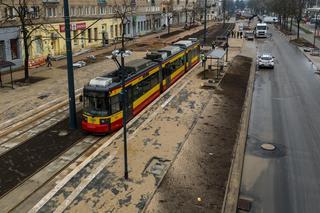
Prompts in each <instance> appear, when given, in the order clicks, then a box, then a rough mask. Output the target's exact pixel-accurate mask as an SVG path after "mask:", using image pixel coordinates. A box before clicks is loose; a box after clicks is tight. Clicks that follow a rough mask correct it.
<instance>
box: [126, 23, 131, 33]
mask: <svg viewBox="0 0 320 213" xmlns="http://www.w3.org/2000/svg"><path fill="white" fill-rule="evenodd" d="M127 25H128V27H127V29H128V30H127V31H128V34H130V23H128V24H127Z"/></svg>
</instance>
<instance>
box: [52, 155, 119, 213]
mask: <svg viewBox="0 0 320 213" xmlns="http://www.w3.org/2000/svg"><path fill="white" fill-rule="evenodd" d="M116 154H117V152H116V151H115V152H113V153H112V154H111V155H110V156H109V157H108V158H107V159H105V160H104V161H103V162H102V163H100V165H99V166H98V167H97V168H96V169H95V170H94V171H93V172H92V173H90V174H89V175H88V176H87V177H86V178H85V179H84V180H83V181H82V182H81V183H80V184H79V185H78V186H77V188H75V189H74V190H73V192H72V193H71V194H70V195H69V196H68V197H67V198H66V199H65V200H64V201H63V203H62V204H60V206H58V207H57V208H56V210H55V211H54V213H62V212H63V211H64V210H65V209H66V208H67V207H68V206H69V205H70V204H71V203H72V202H73V201H74V199H76V197H77V196H78V195H79V194H80V193H81V192H82V190H83V189H84V188H85V187H87V186H88V185H89V183H90V182H91V181H92V180H93V179H94V178H95V177H96V176H97V175H98V174H99V173H100V172H101V171H102V169H104V168H105V167H106V166H107V164H108V163H110V161H112V160H113V159H114V157H115V156H116Z"/></svg>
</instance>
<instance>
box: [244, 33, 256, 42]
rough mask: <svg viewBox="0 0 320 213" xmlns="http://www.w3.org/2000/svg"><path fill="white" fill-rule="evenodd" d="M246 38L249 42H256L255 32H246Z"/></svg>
mask: <svg viewBox="0 0 320 213" xmlns="http://www.w3.org/2000/svg"><path fill="white" fill-rule="evenodd" d="M244 38H245V39H247V40H248V41H249V40H251V41H253V40H254V32H253V31H246V32H245V33H244Z"/></svg>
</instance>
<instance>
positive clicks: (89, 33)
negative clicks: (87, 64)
mask: <svg viewBox="0 0 320 213" xmlns="http://www.w3.org/2000/svg"><path fill="white" fill-rule="evenodd" d="M91 41H92V37H91V28H89V29H88V42H89V43H91Z"/></svg>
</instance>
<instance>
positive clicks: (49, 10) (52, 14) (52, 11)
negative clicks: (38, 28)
mask: <svg viewBox="0 0 320 213" xmlns="http://www.w3.org/2000/svg"><path fill="white" fill-rule="evenodd" d="M55 16H56V8H53V7H49V8H47V17H55Z"/></svg>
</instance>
